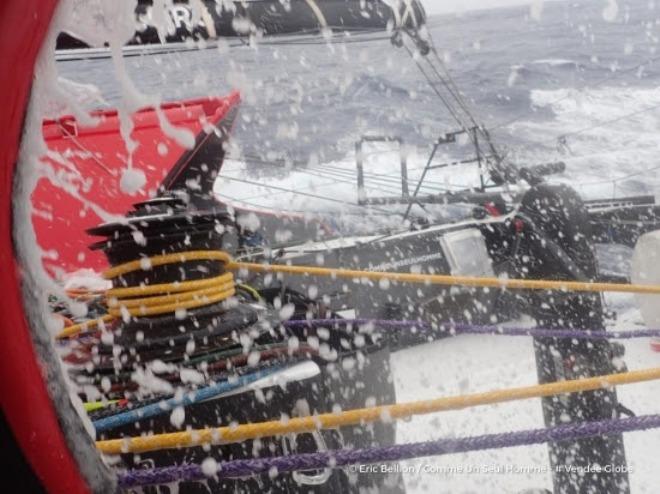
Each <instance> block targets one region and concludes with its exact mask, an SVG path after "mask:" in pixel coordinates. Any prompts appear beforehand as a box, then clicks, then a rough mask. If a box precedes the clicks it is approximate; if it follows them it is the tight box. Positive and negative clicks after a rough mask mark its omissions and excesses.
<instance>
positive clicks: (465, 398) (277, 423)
mask: <svg viewBox="0 0 660 494" xmlns="http://www.w3.org/2000/svg"><path fill="white" fill-rule="evenodd" d="M656 379H660V368H653V369H645V370H638V371H629V372H623V373H619V374H610V375H605V376H596V377H590V378H584V379H577V380H572V381H560V382H553V383H547V384H537V385H534V386H525V387H519V388H509V389H504V390H496V391H487V392H483V393H476V394H470V395H459V396H451V397H443V398H436V399H433V400H424V401H416V402H409V403H399V404H393V405H380V406H375V407H371V408H361V409H355V410H347V411H343V412H339V413H325V414H322V415H315V416H309V417H296V418H291V419H287V420H286V421H284V420H272V421H268V422H260V423H250V424H243V425H237V426H236V425H234V426H228V427H227V426H225V427H217V428H207V429H199V430H189V431H185V432H174V433H168V434H156V435H152V436H142V437H130V438H128V437H127V438H122V439H112V440H107V441H97V443H96V446H97V448H98V449H99V450H100V451H101V452H102V453H105V454H111V455H117V454H121V453H143V452H147V451H157V450H162V449H170V448H180V447H191V446H201V445H204V444H227V443H235V442H240V441H244V440H247V439H256V438H259V437H267V436H278V435H282V434H297V433H305V432H314V431H317V430H320V429H329V428H337V427H345V426H354V425H363V424H365V423H369V422H377V421H390V420H397V419H404V418H408V417H412V416H414V415H422V414H428V413H435V412H442V411H448V410H459V409H463V408H468V407H474V406H480V405H492V404H496V403H505V402H509V401H516V400H522V399H527V398H541V397H546V396H554V395H558V394H564V393H576V392H582V391H594V390H598V389H603V388H610V387H612V386H617V385H623V384H632V383H640V382H645V381H652V380H656Z"/></svg>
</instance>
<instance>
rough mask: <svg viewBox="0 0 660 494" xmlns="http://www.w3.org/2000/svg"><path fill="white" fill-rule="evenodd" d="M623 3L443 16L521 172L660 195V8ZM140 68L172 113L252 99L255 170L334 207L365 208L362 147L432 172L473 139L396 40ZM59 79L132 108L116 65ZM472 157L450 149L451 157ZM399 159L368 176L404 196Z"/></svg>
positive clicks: (439, 26) (303, 46) (217, 52)
mask: <svg viewBox="0 0 660 494" xmlns="http://www.w3.org/2000/svg"><path fill="white" fill-rule="evenodd" d="M607 6H608V3H606V2H603V1H600V0H589V1H584V2H546V3H545V4H544V7H543V9H542V12H541V14H540V16H538V15H532V14H533V13H532V12H531V11H530V8H529V7H515V8H505V9H496V10H485V11H477V12H469V13H466V14H463V15H460V16H457V15H451V16H434V17H431V18H430V19H429V31H430V33H431V35H432V37H433V39H434V41H435V45H436V47H437V50H438V52H439V53H440V55H441V56H442V58H443V60H444V61H445V64H446V66H447V68H448V69H449V71H450V73H451V75H452V76H453V78H454V80H455V81H456V83H457V85H458V87H459V88H460V90H461V92H462V94H463V96H464V98H465V99H466V100H467V101H468V104H469V106H470V107H471V109H472V111H473V113H474V115H475V116H476V119H477V121H478V122H480V123H483V125H485V127H487V128H489V129H491V133H492V136H493V139H494V142H495V143H496V145H497V147H498V150H500V152H501V153H503V154H505V155H506V156H507V157H508V159H510V160H511V161H512V162H514V163H516V164H519V165H534V164H538V163H544V162H550V161H556V160H561V161H564V162H565V163H566V164H567V171H566V173H565V174H563V175H560V176H558V177H555V178H554V180H557V181H565V182H568V183H570V184H572V185H573V186H576V187H577V188H578V189H579V190H580V192H582V193H583V194H584V195H585V196H587V197H590V198H595V197H613V196H615V197H623V196H627V195H632V194H645V193H656V192H657V191H658V189H659V187H658V186H659V182H658V171H659V170H660V168H658V166H660V164H659V163H657V158H656V156H657V153H656V152H655V149H656V147H657V144H656V130H657V128H658V123H659V116H660V108H657V106H658V105H660V88H659V87H658V76H659V72H658V70H659V68H660V66H659V61H658V59H660V55H658V54H657V53H656V50H657V46H658V39H659V38H660V25H659V20H660V15H659V14H660V11H659V10H658V9H660V6H659V7H658V9H656V7H655V5H654V2H653V1H648V0H632V1H628V2H618V4H617V6H618V8H617V9H614V11H613V10H612V8H608V7H607ZM613 14H614V15H613ZM126 60H127V66H128V72H129V74H130V76H131V78H132V80H133V81H134V83H135V84H136V86H137V87H138V88H139V89H140V90H141V91H143V92H144V93H146V94H150V95H152V94H158V95H160V97H161V98H162V99H163V100H170V99H178V98H184V97H193V96H201V95H209V94H214V95H222V94H225V93H227V92H228V91H229V90H230V89H233V88H236V89H239V90H241V92H242V94H243V99H244V102H243V104H242V107H241V113H240V119H239V121H238V124H237V125H236V127H235V129H234V148H233V152H232V155H233V156H235V157H236V158H237V160H238V162H245V163H244V167H243V168H241V173H244V174H248V175H251V176H257V177H262V178H263V182H264V183H270V184H277V185H279V186H282V185H285V186H286V187H288V188H290V189H292V190H298V189H299V188H300V187H307V188H309V187H312V188H316V187H321V186H322V187H321V189H319V191H318V194H319V195H322V196H325V195H327V196H332V197H337V196H338V195H339V197H345V198H346V201H347V202H355V188H354V187H352V186H351V187H349V183H350V182H352V181H353V179H354V175H353V174H354V168H355V165H354V162H355V156H354V143H355V141H356V140H357V139H359V138H360V136H362V135H383V136H397V137H400V138H401V139H403V141H404V142H405V144H406V148H405V151H406V153H407V154H409V155H410V156H412V158H411V161H413V162H414V161H415V157H416V159H417V161H418V162H419V165H417V168H420V167H421V166H422V165H423V163H424V161H425V158H426V156H427V155H428V153H429V152H430V149H431V145H432V142H433V141H434V140H435V139H436V138H438V137H439V136H442V135H443V134H444V133H446V132H450V131H453V130H457V128H458V127H457V124H456V123H455V122H454V121H453V120H452V119H451V117H450V115H449V114H448V113H447V111H446V110H445V108H444V106H443V105H442V104H441V102H440V101H439V99H438V98H437V96H436V95H435V93H434V92H433V89H432V88H431V87H430V86H429V84H428V83H427V81H426V80H425V79H424V77H423V76H422V75H421V74H420V72H419V71H418V69H417V67H416V65H415V63H414V61H413V60H412V59H411V57H410V56H409V55H408V53H407V52H406V51H405V49H402V48H396V47H395V46H393V45H392V44H391V43H390V41H389V40H388V39H387V36H383V35H382V33H375V34H366V35H357V34H356V35H354V36H353V37H352V38H351V39H350V42H346V43H344V42H342V41H333V42H328V41H326V40H325V39H323V38H311V37H310V38H299V39H296V38H295V37H294V38H291V37H287V38H285V39H283V40H277V42H276V43H273V42H272V40H268V39H264V40H262V42H261V43H259V42H257V43H256V44H255V45H254V46H240V47H237V46H231V47H230V46H229V43H221V44H220V46H219V47H218V48H213V49H207V50H199V51H193V52H187V53H172V54H164V55H157V56H144V57H136V58H129V59H126ZM58 70H59V72H60V75H61V76H62V77H65V78H67V79H70V80H72V81H75V82H80V83H85V84H93V85H95V86H96V87H97V88H98V89H99V91H100V93H101V95H102V97H103V100H104V101H105V104H107V105H110V106H114V105H117V104H119V102H120V98H121V90H120V86H119V84H118V82H117V80H116V78H115V77H114V70H113V69H112V62H111V61H110V60H86V61H73V62H61V63H59V64H58ZM384 151H385V150H383V149H380V152H381V153H384ZM392 151H393V152H394V151H395V150H392ZM467 152H468V151H466V150H464V149H462V150H456V149H441V150H440V152H439V154H438V159H439V160H442V159H443V158H445V159H452V158H456V157H463V154H465V153H467ZM384 154H387V153H384ZM246 157H247V158H248V159H246ZM255 161H256V162H255ZM397 162H398V160H397V159H396V157H394V156H386V157H381V158H380V159H379V160H378V161H376V162H374V163H373V164H371V165H370V168H368V170H369V172H370V173H374V174H376V175H386V176H387V179H388V180H389V181H390V183H389V184H388V190H395V189H396V188H397V185H396V183H395V182H396V179H397V178H398V177H397V176H396V171H397V168H396V166H397V165H396V163H397ZM227 169H229V165H227ZM301 169H307V170H308V172H307V173H306V175H305V177H302V176H298V177H292V176H291V174H292V173H293V172H295V171H297V170H301ZM310 172H313V173H314V174H316V175H314V174H312V173H310ZM465 173H466V171H465V170H464V169H456V168H453V169H452V170H451V173H449V176H448V177H447V176H446V175H447V174H445V176H443V177H438V178H437V180H436V181H437V182H442V184H443V185H444V186H445V187H448V188H451V187H453V186H455V185H458V186H463V185H469V184H468V183H465V184H464V183H462V179H463V177H464V175H465ZM411 176H412V178H413V179H414V178H415V177H416V175H415V167H414V166H413V171H412V173H411ZM329 177H334V178H335V184H334V185H332V184H331V183H330V185H328V181H327V179H328V178H329ZM456 177H460V179H459V180H457V179H456ZM320 178H324V179H325V181H320V180H319V179H320ZM367 182H368V184H369V181H367ZM431 182H432V180H431ZM375 183H376V182H375V181H374V182H373V184H375ZM380 183H381V185H382V184H384V182H382V181H381V182H380ZM234 185H235V187H232V189H233V190H232V193H233V194H234V195H233V196H231V195H229V194H228V196H229V197H231V198H232V199H241V198H246V197H250V198H251V200H252V201H254V196H257V198H258V199H259V201H257V202H258V203H259V204H261V205H268V206H272V205H273V204H274V203H275V202H274V201H271V202H269V201H268V200H267V198H266V197H259V196H268V195H269V191H268V190H267V189H257V190H255V189H254V187H248V186H246V184H234ZM373 187H376V185H373ZM347 188H349V189H350V193H347V192H346V189H347ZM381 188H382V187H381ZM219 192H220V193H223V192H226V190H223V188H222V187H220V186H219ZM270 192H271V193H273V194H275V195H276V197H277V201H276V203H277V204H278V205H280V206H281V205H282V203H283V202H285V203H291V204H290V209H301V208H303V206H304V207H305V208H309V205H308V202H309V201H308V200H307V198H296V197H295V194H290V195H288V196H286V198H287V199H288V200H285V201H283V196H282V194H283V193H282V191H277V192H273V191H272V190H271V191H270ZM241 194H242V195H241ZM326 206H329V205H326ZM315 207H317V208H319V207H320V208H322V207H323V201H322V200H319V201H317V204H316V205H315Z"/></svg>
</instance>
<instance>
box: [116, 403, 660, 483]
mask: <svg viewBox="0 0 660 494" xmlns="http://www.w3.org/2000/svg"><path fill="white" fill-rule="evenodd" d="M657 428H660V415H644V416H640V417H631V418H624V419H612V420H602V421H597V422H585V423H579V424H563V425H559V426H554V427H549V428H547V429H531V430H524V431H517V432H505V433H501V434H484V435H481V436H472V437H461V438H455V439H440V440H437V441H426V442H418V443H410V444H398V445H393V446H379V447H372V448H364V449H340V450H334V451H319V452H316V453H303V454H294V455H289V456H276V457H270V458H252V459H244V460H231V461H224V462H218V464H217V467H216V468H215V472H214V471H213V470H212V471H211V472H210V474H209V471H208V469H203V468H202V466H201V465H198V464H183V465H177V466H173V467H161V468H154V469H140V470H128V471H125V472H120V473H119V474H118V483H119V486H120V487H122V488H124V489H127V488H135V487H146V486H149V485H158V484H169V483H172V482H180V481H183V482H196V481H205V480H208V479H209V478H210V477H211V478H217V479H226V478H241V477H249V476H253V475H260V474H269V473H271V472H277V473H278V474H280V473H284V472H296V471H305V470H321V469H324V468H342V467H347V466H350V465H368V464H374V463H379V464H385V463H389V462H397V461H402V460H412V459H415V458H423V457H428V456H444V455H450V454H456V453H467V452H471V451H483V450H488V449H501V448H512V447H515V446H530V445H533V444H542V443H547V442H551V441H553V442H554V441H576V440H579V439H587V438H591V437H598V436H609V435H614V434H622V433H624V432H633V431H643V430H649V429H657Z"/></svg>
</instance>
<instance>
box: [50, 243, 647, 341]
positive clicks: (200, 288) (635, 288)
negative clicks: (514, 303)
mask: <svg viewBox="0 0 660 494" xmlns="http://www.w3.org/2000/svg"><path fill="white" fill-rule="evenodd" d="M191 261H218V262H220V263H222V264H223V266H224V268H225V269H229V270H232V271H237V270H247V271H252V272H255V273H283V274H292V275H303V276H326V277H331V278H347V279H352V280H362V279H367V280H373V281H381V280H389V281H397V282H402V283H421V284H425V285H445V286H456V285H460V286H470V287H482V288H508V289H513V290H558V291H565V292H620V293H640V294H656V295H657V294H660V285H634V284H626V283H594V282H583V281H556V280H525V279H508V278H487V277H473V276H451V275H438V274H416V273H394V272H382V271H361V270H354V269H333V268H321V267H315V266H289V265H282V264H258V263H248V262H236V261H233V260H232V258H231V256H230V255H229V254H228V253H226V252H223V251H191V252H181V253H175V254H165V255H161V256H155V257H151V258H145V259H140V260H136V261H131V262H127V263H125V264H121V265H119V266H116V267H113V268H110V269H108V270H107V271H106V272H105V273H103V277H104V278H106V279H113V278H116V277H118V276H121V275H123V274H127V273H130V272H133V271H137V270H148V269H151V268H153V267H157V266H163V265H165V264H173V263H183V262H191ZM234 294H235V291H234V278H233V275H232V274H231V273H225V274H223V275H220V276H217V277H215V278H210V279H205V280H194V281H182V282H176V283H161V284H158V285H145V286H139V287H128V288H113V289H111V290H108V292H107V293H106V297H107V298H108V299H109V307H110V311H109V313H110V319H106V318H102V319H103V320H104V321H105V322H108V321H109V320H112V319H113V318H117V317H120V316H121V315H122V310H123V311H126V312H128V314H130V315H132V316H154V315H159V314H166V313H169V312H174V311H176V310H177V309H192V308H197V307H203V306H205V305H209V304H213V303H216V302H219V301H222V300H226V299H227V298H229V297H232V296H233V295H234ZM145 295H157V296H155V297H148V298H134V299H133V298H132V297H140V296H142V297H144V296H145ZM127 298H128V300H127ZM115 299H116V300H115ZM106 317H108V316H106ZM98 324H99V321H98V320H96V321H88V322H85V323H83V324H77V325H74V326H71V327H69V328H66V329H65V330H64V331H62V332H61V333H60V334H58V335H57V338H65V337H68V336H72V335H75V334H77V333H80V332H81V331H85V330H88V329H92V328H94V327H96V326H97V325H98Z"/></svg>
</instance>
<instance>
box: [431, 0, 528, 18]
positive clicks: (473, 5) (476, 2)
mask: <svg viewBox="0 0 660 494" xmlns="http://www.w3.org/2000/svg"><path fill="white" fill-rule="evenodd" d="M538 1H539V0H422V3H423V4H424V7H425V8H426V12H427V13H428V14H429V15H431V14H441V13H452V12H463V11H466V10H475V9H488V8H493V7H504V6H510V5H525V4H527V5H529V4H530V3H532V2H534V3H537V2H538Z"/></svg>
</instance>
